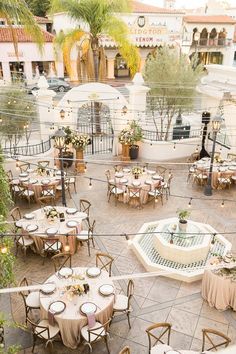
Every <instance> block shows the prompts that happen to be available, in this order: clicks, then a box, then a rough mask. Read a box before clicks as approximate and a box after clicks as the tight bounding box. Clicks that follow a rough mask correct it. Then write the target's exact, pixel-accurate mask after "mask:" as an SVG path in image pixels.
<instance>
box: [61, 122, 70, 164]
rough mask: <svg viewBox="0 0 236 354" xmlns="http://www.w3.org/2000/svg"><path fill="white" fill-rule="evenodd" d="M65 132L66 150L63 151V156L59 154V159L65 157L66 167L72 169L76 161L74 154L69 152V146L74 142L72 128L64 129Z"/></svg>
mask: <svg viewBox="0 0 236 354" xmlns="http://www.w3.org/2000/svg"><path fill="white" fill-rule="evenodd" d="M63 130H64V132H65V133H66V138H65V148H64V149H63V151H62V156H61V155H60V154H59V157H60V158H61V157H63V164H64V167H71V166H72V164H73V159H74V153H73V151H71V150H69V146H70V144H71V142H72V135H73V132H72V130H71V129H70V127H68V126H67V127H63Z"/></svg>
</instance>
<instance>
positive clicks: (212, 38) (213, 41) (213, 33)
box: [209, 28, 217, 45]
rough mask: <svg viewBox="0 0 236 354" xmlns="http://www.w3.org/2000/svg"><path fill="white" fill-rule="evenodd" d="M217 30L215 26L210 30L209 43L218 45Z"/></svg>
mask: <svg viewBox="0 0 236 354" xmlns="http://www.w3.org/2000/svg"><path fill="white" fill-rule="evenodd" d="M216 37H217V32H216V29H215V28H213V29H212V30H211V32H210V36H209V45H217V39H216Z"/></svg>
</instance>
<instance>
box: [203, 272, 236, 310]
mask: <svg viewBox="0 0 236 354" xmlns="http://www.w3.org/2000/svg"><path fill="white" fill-rule="evenodd" d="M202 297H203V299H204V300H206V301H207V302H208V304H209V305H210V306H211V307H215V308H216V309H217V310H222V311H224V310H226V309H227V308H229V307H231V308H232V309H233V310H234V311H236V282H233V281H232V280H231V279H230V278H225V277H222V276H219V275H217V274H215V273H213V272H212V271H210V270H206V271H205V272H204V274H203V279H202Z"/></svg>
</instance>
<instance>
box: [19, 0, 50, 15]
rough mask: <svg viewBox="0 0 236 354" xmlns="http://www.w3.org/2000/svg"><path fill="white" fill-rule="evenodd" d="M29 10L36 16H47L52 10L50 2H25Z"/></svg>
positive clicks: (48, 0)
mask: <svg viewBox="0 0 236 354" xmlns="http://www.w3.org/2000/svg"><path fill="white" fill-rule="evenodd" d="M25 1H26V3H27V5H28V7H29V9H30V10H31V12H32V13H33V14H34V15H35V16H43V17H44V16H46V14H47V11H48V10H49V8H50V2H51V1H50V0H43V1H42V0H25Z"/></svg>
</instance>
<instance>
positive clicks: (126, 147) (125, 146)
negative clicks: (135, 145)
mask: <svg viewBox="0 0 236 354" xmlns="http://www.w3.org/2000/svg"><path fill="white" fill-rule="evenodd" d="M129 148H130V145H129V144H122V157H121V159H122V160H123V161H129V160H130V156H129Z"/></svg>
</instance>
